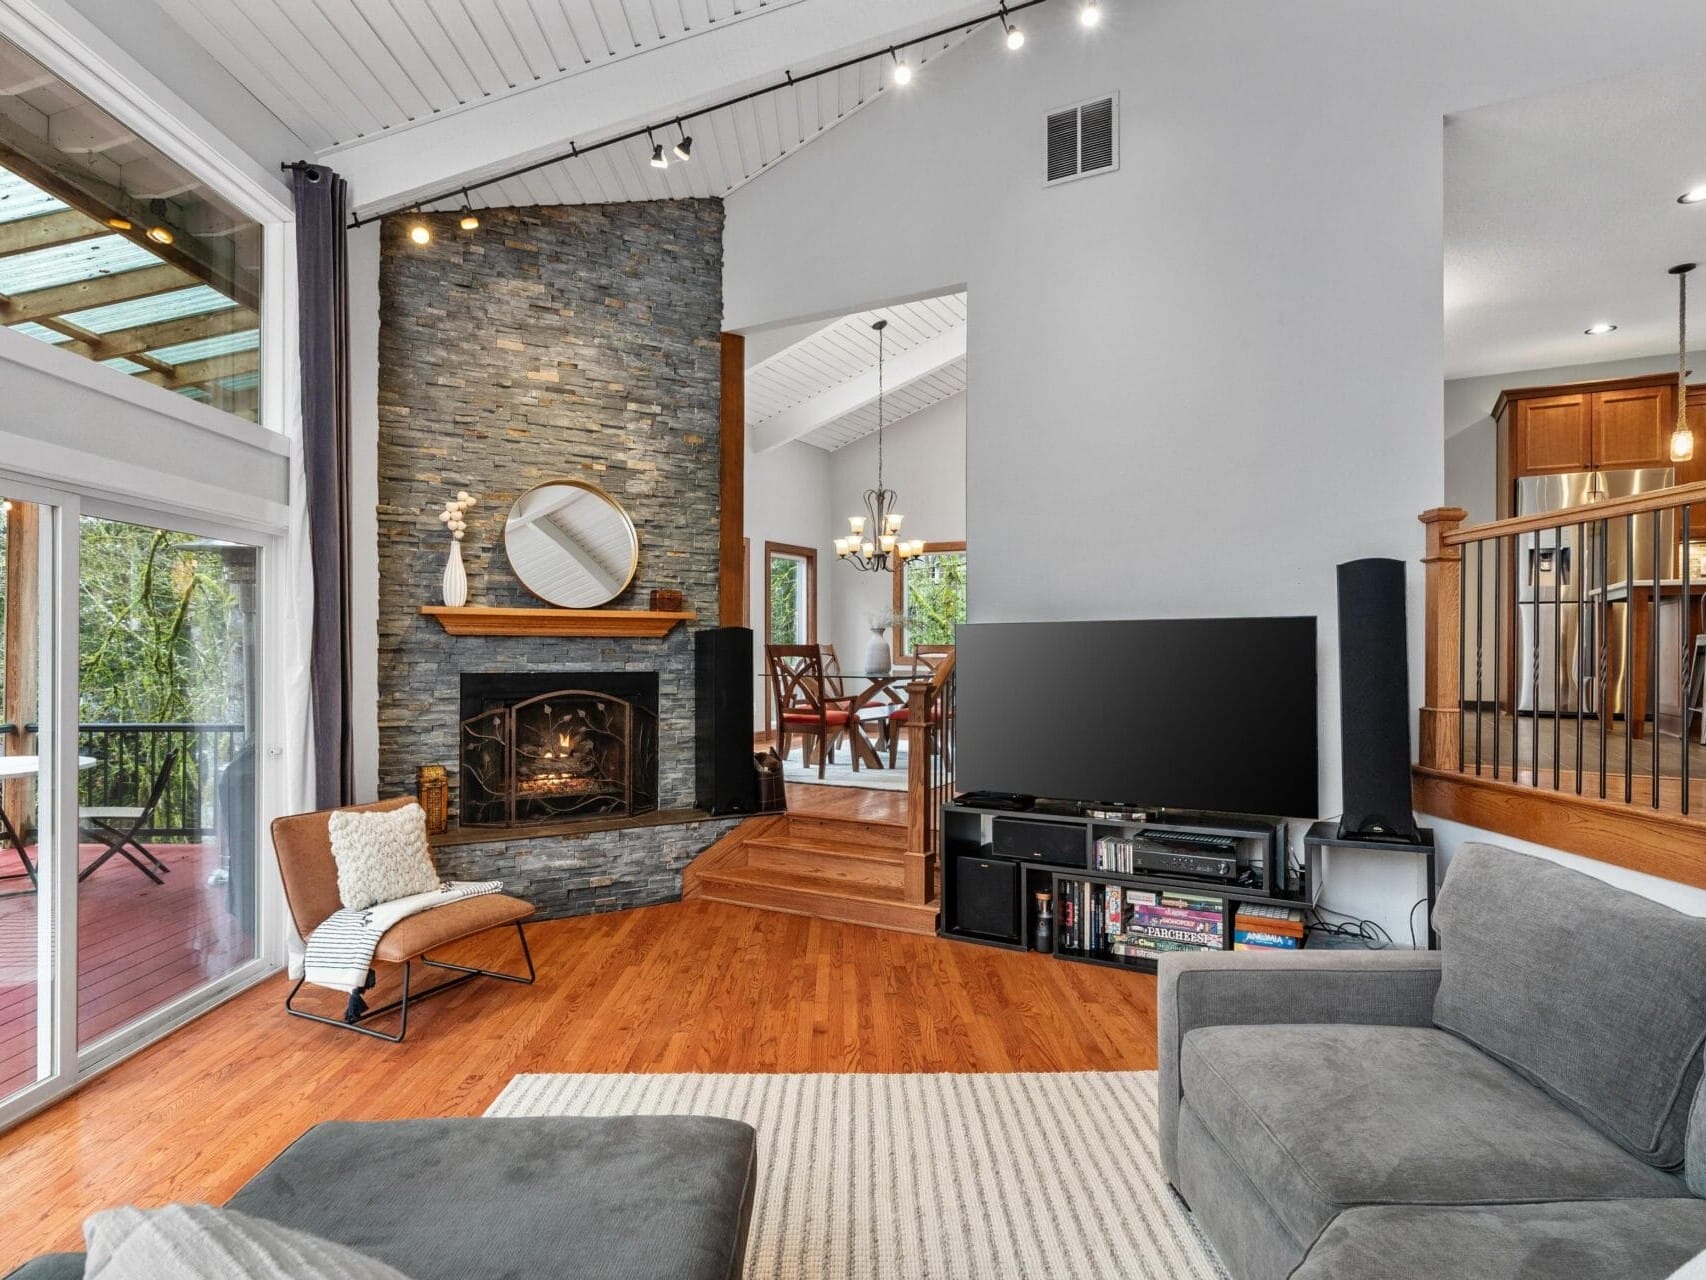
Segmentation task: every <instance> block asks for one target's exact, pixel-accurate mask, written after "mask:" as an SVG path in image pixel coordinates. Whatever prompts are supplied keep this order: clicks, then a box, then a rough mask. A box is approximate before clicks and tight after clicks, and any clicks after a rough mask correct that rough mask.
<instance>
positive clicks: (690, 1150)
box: [230, 1116, 756, 1280]
mask: <svg viewBox="0 0 1706 1280" xmlns="http://www.w3.org/2000/svg"><path fill="white" fill-rule="evenodd" d="M755 1153H756V1136H755V1135H754V1133H753V1130H752V1128H751V1127H750V1126H748V1125H745V1124H742V1123H740V1122H739V1121H736V1120H723V1119H716V1118H712V1117H705V1116H620V1117H584V1116H545V1117H531V1118H525V1119H522V1118H514V1119H512V1118H503V1119H496V1118H493V1119H463V1120H396V1121H384V1122H378V1123H368V1124H361V1123H349V1122H333V1123H328V1124H322V1125H318V1126H316V1127H315V1128H313V1129H310V1130H309V1131H308V1132H307V1133H305V1134H304V1135H303V1136H302V1137H300V1138H298V1139H297V1140H296V1142H294V1143H293V1144H292V1145H291V1146H290V1147H289V1148H288V1149H287V1150H286V1151H285V1152H284V1154H282V1155H280V1156H279V1157H278V1158H277V1159H276V1160H274V1161H273V1162H272V1163H271V1164H269V1165H268V1166H267V1167H266V1168H265V1169H263V1170H261V1172H260V1173H258V1174H256V1175H255V1177H254V1178H253V1179H252V1180H250V1182H249V1183H248V1184H247V1185H246V1186H244V1187H243V1189H242V1190H241V1191H239V1192H238V1193H237V1194H236V1195H235V1196H233V1197H232V1198H231V1202H230V1204H231V1208H233V1209H237V1210H239V1211H241V1212H243V1213H247V1214H252V1215H253V1216H255V1217H259V1218H269V1219H271V1220H272V1221H274V1222H279V1223H283V1224H284V1225H286V1226H290V1227H295V1228H296V1229H298V1230H301V1231H308V1232H312V1233H313V1234H314V1235H317V1236H320V1237H322V1238H324V1239H327V1240H335V1241H337V1242H338V1243H340V1244H344V1245H348V1246H349V1247H350V1248H352V1249H357V1250H359V1251H360V1252H362V1253H365V1254H367V1255H369V1256H370V1257H374V1258H378V1259H380V1260H381V1261H384V1262H388V1263H390V1264H391V1265H392V1266H393V1267H396V1268H397V1269H398V1270H399V1271H401V1272H403V1273H404V1274H405V1275H407V1276H409V1277H411V1280H467V1278H468V1277H470V1276H479V1277H481V1278H482V1280H531V1277H534V1276H549V1275H564V1276H574V1277H575V1280H733V1277H737V1276H739V1274H740V1270H741V1259H742V1256H743V1254H744V1251H745V1239H746V1224H747V1219H748V1216H749V1214H750V1212H751V1206H752V1190H753V1183H754V1177H755V1173H754V1171H755V1167H756V1160H755Z"/></svg>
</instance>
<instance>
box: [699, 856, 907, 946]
mask: <svg viewBox="0 0 1706 1280" xmlns="http://www.w3.org/2000/svg"><path fill="white" fill-rule="evenodd" d="M694 896H695V897H699V898H709V899H711V900H712V901H714V902H730V903H735V904H737V905H739V906H746V907H760V908H763V909H765V910H768V911H785V912H789V913H791V914H793V915H803V916H814V917H816V918H818V919H820V920H838V921H841V922H843V923H846V924H865V925H873V926H875V927H877V928H879V929H899V930H903V931H905V932H907V933H935V932H936V904H935V903H926V904H919V903H911V902H907V901H906V900H905V898H904V897H903V895H902V892H901V890H900V889H899V888H897V887H894V886H890V885H876V884H857V883H853V882H850V881H846V880H838V879H833V878H830V877H827V876H823V875H814V874H808V873H804V872H798V871H782V870H778V869H775V868H770V867H759V866H745V867H733V866H722V867H718V868H717V869H716V870H715V871H708V872H706V873H705V874H704V875H701V876H700V877H699V878H698V882H697V884H696V886H695V891H694Z"/></svg>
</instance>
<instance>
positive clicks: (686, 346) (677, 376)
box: [379, 200, 731, 915]
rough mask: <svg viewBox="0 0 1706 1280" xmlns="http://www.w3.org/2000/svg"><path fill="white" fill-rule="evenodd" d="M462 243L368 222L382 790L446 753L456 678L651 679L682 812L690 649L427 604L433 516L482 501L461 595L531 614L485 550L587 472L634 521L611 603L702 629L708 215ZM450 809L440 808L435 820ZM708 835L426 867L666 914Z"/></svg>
mask: <svg viewBox="0 0 1706 1280" xmlns="http://www.w3.org/2000/svg"><path fill="white" fill-rule="evenodd" d="M480 219H481V226H480V229H479V230H478V231H475V232H462V231H459V230H457V228H456V225H455V219H454V218H450V217H439V218H435V219H433V221H434V222H435V223H436V225H435V227H434V230H435V236H434V238H433V241H432V243H431V244H430V245H428V246H425V247H422V246H418V245H415V244H413V243H411V242H410V241H409V240H408V238H407V235H406V233H405V225H406V224H405V223H404V222H403V221H402V220H399V219H395V218H393V219H388V220H387V221H386V224H385V226H384V228H383V236H382V240H383V249H382V257H381V265H380V331H379V332H380V336H379V781H380V789H381V794H385V795H394V794H397V793H399V792H408V791H412V790H413V788H414V771H415V767H416V766H417V765H420V764H426V763H437V764H444V765H447V766H448V767H449V768H450V769H451V770H452V786H453V787H454V785H455V782H454V777H455V774H454V771H455V769H456V758H457V731H458V707H457V703H458V698H459V696H460V679H459V677H460V675H461V673H462V672H464V671H538V670H561V671H577V670H580V671H612V670H641V671H656V672H657V673H658V686H659V687H658V712H659V776H658V787H659V790H658V795H659V804H660V807H662V808H666V809H669V808H686V807H689V806H691V805H692V803H693V637H692V634H691V632H690V631H689V629H688V628H687V627H678V628H676V629H675V630H674V631H673V632H671V633H670V635H668V636H667V637H665V638H664V639H662V640H631V639H614V640H613V639H555V638H508V637H475V636H462V637H452V636H449V635H447V634H445V632H444V631H443V629H442V628H441V627H440V626H439V625H438V623H437V622H435V621H433V620H432V619H430V618H424V617H422V616H421V615H420V614H419V612H418V610H419V607H420V606H421V605H423V604H437V603H439V601H440V581H441V578H442V576H443V572H444V561H445V555H446V553H447V551H448V545H449V543H448V536H447V535H446V533H445V532H444V526H443V525H442V524H440V523H439V521H438V518H437V513H438V510H439V508H440V506H441V505H442V504H443V502H444V501H445V499H446V498H447V497H449V496H451V495H452V494H454V493H455V492H456V491H457V490H459V489H466V490H468V492H470V493H472V494H474V495H475V496H476V497H478V498H479V505H478V506H477V507H475V508H474V510H473V511H472V512H470V513H469V518H468V533H467V537H466V538H465V540H464V541H463V544H462V554H463V560H464V563H465V565H466V568H467V573H468V602H469V603H470V604H479V605H499V606H542V604H543V602H541V601H539V600H537V599H535V598H534V597H533V596H531V595H530V594H529V593H528V592H527V591H526V590H525V589H524V588H523V587H522V586H521V584H520V583H519V582H518V581H517V580H516V578H515V575H514V573H513V572H512V571H511V570H510V567H509V561H508V559H507V558H506V557H505V555H504V551H503V524H504V516H505V514H506V513H507V512H508V510H509V507H510V504H511V503H513V502H514V501H515V499H516V497H517V495H519V494H520V493H521V492H522V491H523V490H525V489H527V488H529V487H531V486H532V485H535V484H538V483H540V482H541V481H545V480H552V479H558V478H563V477H571V478H578V479H583V480H591V481H593V482H594V483H596V484H598V485H600V486H602V487H603V488H604V489H606V490H608V491H609V492H610V493H611V494H612V495H613V496H614V497H615V498H616V499H617V501H619V502H620V503H621V504H622V505H623V506H624V507H625V508H626V509H627V511H628V513H629V514H630V515H631V516H632V517H633V519H634V524H635V527H636V528H637V529H638V530H639V535H640V564H639V570H638V572H637V573H636V574H635V575H634V581H633V583H632V584H631V585H630V587H629V589H628V590H627V592H625V593H624V594H623V595H622V596H621V597H620V598H619V599H617V600H615V601H613V602H612V603H611V605H610V606H609V607H610V608H614V609H623V608H628V609H633V608H645V607H647V600H648V597H649V595H650V592H651V591H652V589H653V588H656V587H673V588H676V589H677V590H679V591H681V592H682V593H683V595H684V596H685V597H686V601H687V604H686V607H687V608H688V609H691V610H694V611H696V612H697V613H698V614H699V617H700V619H701V620H702V622H705V623H711V622H714V621H715V619H716V616H717V533H718V426H717V409H718V386H719V375H720V340H719V330H720V327H721V320H722V227H723V210H722V205H721V203H720V202H719V201H714V200H678V201H660V202H655V203H643V204H614V205H583V206H561V205H549V206H540V207H534V208H517V209H489V210H482V211H481V213H480ZM455 811H456V804H455V800H454V798H453V799H452V802H451V812H452V813H454V812H455ZM729 825H731V824H730V823H728V822H721V823H701V824H690V825H686V826H676V827H667V828H658V827H652V828H639V829H634V830H628V831H611V832H599V833H595V834H592V835H584V836H577V837H572V838H566V837H537V838H520V836H519V833H518V832H516V831H503V832H495V833H494V839H493V841H492V842H491V843H490V844H477V845H458V846H454V847H449V848H444V849H441V850H439V851H438V855H437V856H438V858H439V861H440V864H441V867H442V869H443V870H444V871H445V872H446V873H447V874H451V875H455V876H457V877H459V878H474V877H486V876H501V877H502V878H503V879H504V881H505V883H506V885H508V886H509V887H510V888H512V889H514V890H516V891H518V892H521V893H523V894H525V895H526V896H528V897H529V898H531V899H532V900H533V901H535V902H537V903H538V904H539V905H540V907H541V909H542V911H543V912H544V913H545V914H547V915H565V914H574V913H579V912H582V911H587V910H599V909H608V908H614V907H624V906H634V905H638V904H641V903H646V902H658V901H664V900H667V899H669V898H671V897H674V896H676V895H678V894H679V892H680V879H681V877H680V872H681V867H682V866H683V865H685V863H686V862H688V861H690V860H691V859H692V856H693V854H694V853H696V852H697V851H698V850H699V849H701V848H703V847H704V846H705V845H706V844H708V843H710V841H711V840H713V839H715V838H716V836H717V835H719V834H720V833H721V832H722V831H723V830H725V829H726V828H727V827H728V826H729Z"/></svg>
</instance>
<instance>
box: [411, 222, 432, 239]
mask: <svg viewBox="0 0 1706 1280" xmlns="http://www.w3.org/2000/svg"><path fill="white" fill-rule="evenodd" d="M409 239H411V240H413V241H414V242H415V243H416V244H431V243H432V232H431V230H429V229H428V227H427V224H426V223H424V222H421V221H420V220H419V219H416V220H415V221H414V222H411V223H410V224H409Z"/></svg>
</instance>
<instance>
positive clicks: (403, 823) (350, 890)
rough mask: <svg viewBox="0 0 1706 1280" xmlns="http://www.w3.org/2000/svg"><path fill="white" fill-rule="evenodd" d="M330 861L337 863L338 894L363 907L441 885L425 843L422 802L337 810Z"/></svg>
mask: <svg viewBox="0 0 1706 1280" xmlns="http://www.w3.org/2000/svg"><path fill="white" fill-rule="evenodd" d="M329 825H330V827H331V832H332V861H334V862H336V863H337V864H338V897H339V898H340V899H342V900H343V904H344V906H346V907H351V908H354V909H355V910H357V911H361V910H365V909H366V908H368V907H371V906H372V905H373V904H374V903H376V902H393V901H395V900H396V899H398V898H406V897H408V896H409V895H410V894H412V893H430V892H432V891H433V890H434V889H436V888H438V885H439V879H438V872H437V871H435V870H434V869H433V865H432V851H431V850H430V849H429V848H428V847H427V834H426V813H425V812H424V811H423V810H422V809H421V807H420V805H418V804H406V805H404V806H403V807H402V808H401V809H377V810H375V809H367V810H361V809H335V810H333V811H332V815H331V821H330V823H329Z"/></svg>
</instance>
